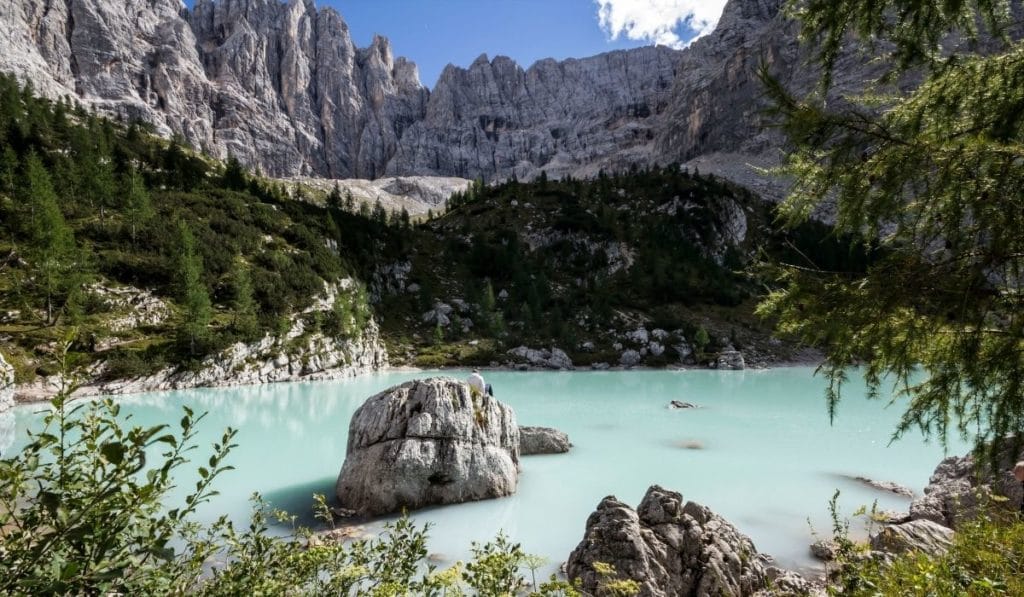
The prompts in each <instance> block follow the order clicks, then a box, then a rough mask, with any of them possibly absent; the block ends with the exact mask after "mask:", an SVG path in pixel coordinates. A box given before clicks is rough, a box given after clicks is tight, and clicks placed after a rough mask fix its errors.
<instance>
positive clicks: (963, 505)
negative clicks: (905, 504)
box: [910, 439, 1024, 529]
mask: <svg viewBox="0 0 1024 597" xmlns="http://www.w3.org/2000/svg"><path fill="white" fill-rule="evenodd" d="M1007 441H1008V442H1010V445H1012V443H1013V440H1012V439H1008V440H1007ZM982 460H983V461H981V462H980V461H978V460H977V459H976V458H975V457H974V456H973V455H971V454H968V455H966V456H951V457H949V458H946V459H945V460H943V461H942V462H940V463H939V465H938V466H937V467H936V468H935V472H934V473H932V476H931V478H930V479H929V481H928V486H927V487H925V488H924V495H922V496H921V497H919V498H917V499H915V500H914V501H913V502H911V504H910V517H911V518H912V519H914V520H919V519H925V520H931V521H932V522H936V523H938V524H941V525H943V526H947V527H950V528H952V529H955V528H957V526H958V524H959V523H960V522H962V521H964V520H968V519H970V518H972V517H973V516H975V515H976V514H977V512H978V509H979V507H981V506H985V505H998V503H1000V502H998V501H996V502H993V500H991V499H990V498H991V496H993V495H998V496H1005V497H1007V498H1009V500H1008V501H1006V502H1001V503H1003V505H1004V506H1005V507H1007V508H1011V509H1014V510H1020V507H1021V499H1022V498H1024V492H1022V488H1021V484H1020V482H1019V481H1017V480H1016V479H1015V478H1014V477H1013V472H1012V471H1013V465H1014V463H1016V462H1019V461H1021V460H1024V449H1020V450H1013V449H1012V448H1010V447H1009V446H1008V447H1006V448H1004V449H1003V450H1002V452H1001V453H1000V454H999V455H998V457H997V459H996V460H997V464H996V468H995V470H994V471H993V469H992V466H991V464H988V463H987V462H984V461H987V459H982Z"/></svg>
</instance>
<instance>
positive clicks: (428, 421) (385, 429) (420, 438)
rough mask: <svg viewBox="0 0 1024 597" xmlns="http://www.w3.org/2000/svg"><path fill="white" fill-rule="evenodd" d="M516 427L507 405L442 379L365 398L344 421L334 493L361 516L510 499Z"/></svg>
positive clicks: (516, 455) (515, 464)
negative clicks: (345, 427)
mask: <svg viewBox="0 0 1024 597" xmlns="http://www.w3.org/2000/svg"><path fill="white" fill-rule="evenodd" d="M518 476H519V427H518V425H516V417H515V413H514V412H513V411H512V409H511V408H510V407H508V406H507V405H505V404H502V403H501V402H498V401H497V400H495V399H494V398H491V397H489V396H485V395H480V394H478V393H473V392H471V390H470V387H469V385H467V384H466V383H463V382H460V381H456V380H454V379H449V378H434V379H426V380H416V381H410V382H407V383H404V384H402V385H399V386H395V387H393V388H391V389H389V390H386V391H384V392H381V393H380V394H377V395H376V396H373V397H371V398H370V399H368V400H367V401H366V402H365V403H363V405H362V406H360V407H359V409H358V410H356V412H355V414H354V415H352V421H351V423H350V425H349V435H348V449H347V454H346V456H345V464H344V466H342V469H341V473H340V474H339V475H338V483H337V486H336V492H337V496H338V501H339V503H340V505H341V507H343V508H350V509H352V510H355V511H356V512H358V513H359V514H360V515H361V516H374V515H380V514H388V513H391V512H398V511H400V510H402V509H410V510H414V509H417V508H423V507H425V506H430V505H438V504H456V503H461V502H468V501H474V500H483V499H489V498H496V497H502V496H506V495H511V494H513V493H515V491H516V487H517V484H518Z"/></svg>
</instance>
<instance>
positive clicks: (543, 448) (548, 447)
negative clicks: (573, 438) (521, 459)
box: [519, 427, 572, 456]
mask: <svg viewBox="0 0 1024 597" xmlns="http://www.w3.org/2000/svg"><path fill="white" fill-rule="evenodd" d="M571 447H572V443H570V442H569V436H568V435H566V433H565V432H564V431H559V430H557V429H552V428H551V427H520V428H519V455H520V456H533V455H536V454H564V453H566V452H568V451H569V448H571Z"/></svg>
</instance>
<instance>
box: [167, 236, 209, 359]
mask: <svg viewBox="0 0 1024 597" xmlns="http://www.w3.org/2000/svg"><path fill="white" fill-rule="evenodd" d="M177 226H178V246H177V254H176V255H175V281H176V287H177V295H178V301H179V302H180V303H181V306H182V321H181V325H180V326H179V328H178V341H179V343H180V344H181V345H183V346H188V352H189V354H190V355H193V356H195V355H196V354H197V353H198V349H199V347H200V346H201V344H202V342H203V341H204V340H205V339H206V337H207V333H208V328H209V325H210V318H211V316H212V313H211V307H210V295H209V293H208V291H207V289H206V284H205V283H204V282H203V258H202V256H201V255H200V254H199V253H198V252H197V250H196V240H195V237H194V236H193V235H192V230H191V229H190V228H189V226H188V224H186V223H185V222H184V221H183V220H178V225H177Z"/></svg>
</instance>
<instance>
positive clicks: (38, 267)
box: [25, 153, 75, 323]
mask: <svg viewBox="0 0 1024 597" xmlns="http://www.w3.org/2000/svg"><path fill="white" fill-rule="evenodd" d="M25 178H26V191H27V200H28V203H29V218H30V222H29V227H28V229H29V231H30V234H31V239H30V245H29V251H28V253H29V256H30V263H31V265H32V271H33V278H34V280H35V283H36V285H37V286H38V287H39V289H40V291H41V292H42V294H43V295H44V297H45V308H46V322H47V323H52V322H53V321H54V310H55V307H56V301H57V300H58V299H59V298H60V296H61V294H62V292H63V291H64V290H65V289H66V288H67V283H68V272H70V271H71V269H72V268H73V267H74V261H75V238H74V234H73V233H72V231H71V228H70V227H69V226H68V224H67V222H66V221H65V220H64V214H62V213H61V211H60V207H59V206H58V204H57V194H56V192H55V191H54V189H53V183H52V181H51V180H50V173H49V172H48V171H47V170H46V166H44V165H43V162H42V160H41V159H39V156H37V155H36V154H35V153H31V154H29V156H28V158H27V159H26V161H25Z"/></svg>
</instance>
